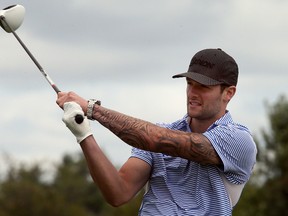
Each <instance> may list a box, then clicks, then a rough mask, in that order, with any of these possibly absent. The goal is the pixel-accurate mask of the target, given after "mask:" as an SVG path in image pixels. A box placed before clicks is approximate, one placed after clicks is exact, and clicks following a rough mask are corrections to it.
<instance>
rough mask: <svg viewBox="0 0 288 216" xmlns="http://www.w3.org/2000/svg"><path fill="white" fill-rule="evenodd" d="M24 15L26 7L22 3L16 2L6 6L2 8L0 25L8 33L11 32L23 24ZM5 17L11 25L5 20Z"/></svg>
mask: <svg viewBox="0 0 288 216" xmlns="http://www.w3.org/2000/svg"><path fill="white" fill-rule="evenodd" d="M24 15H25V8H24V7H23V6H22V5H19V4H16V5H11V6H9V7H6V8H4V9H3V10H0V26H1V27H2V28H3V29H4V30H5V31H6V32H8V33H10V32H11V30H13V31H15V30H16V29H18V28H19V27H20V26H21V24H22V22H23V20H24ZM4 19H5V21H6V22H7V23H8V25H9V26H7V25H6V23H5V22H4V21H3V20H4ZM9 27H10V28H9Z"/></svg>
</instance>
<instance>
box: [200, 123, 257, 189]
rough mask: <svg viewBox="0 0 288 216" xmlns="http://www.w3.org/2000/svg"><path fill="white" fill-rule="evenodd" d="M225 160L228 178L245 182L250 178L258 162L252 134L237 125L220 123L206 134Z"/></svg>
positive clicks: (235, 181)
mask: <svg viewBox="0 0 288 216" xmlns="http://www.w3.org/2000/svg"><path fill="white" fill-rule="evenodd" d="M203 135H204V136H206V137H207V138H208V139H209V140H210V142H211V144H212V145H213V147H214V149H215V150H216V152H217V153H218V155H219V157H220V158H221V160H222V162H223V165H224V166H223V167H222V171H223V173H224V175H225V177H226V178H227V180H228V181H229V182H231V183H234V184H243V183H245V182H247V181H248V180H249V177H250V175H251V173H252V169H253V167H254V164H255V163H256V153H257V150H256V145H255V143H254V141H253V138H252V136H251V134H250V133H249V132H248V131H247V130H246V128H244V127H243V128H242V127H240V126H236V125H218V126H217V127H214V128H213V129H211V130H209V131H206V132H205V133H204V134H203Z"/></svg>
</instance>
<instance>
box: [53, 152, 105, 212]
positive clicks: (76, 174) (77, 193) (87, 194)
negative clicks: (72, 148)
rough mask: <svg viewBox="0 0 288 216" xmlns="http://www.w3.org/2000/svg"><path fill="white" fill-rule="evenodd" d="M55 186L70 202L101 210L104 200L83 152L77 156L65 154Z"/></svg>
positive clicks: (91, 209) (93, 210)
mask: <svg viewBox="0 0 288 216" xmlns="http://www.w3.org/2000/svg"><path fill="white" fill-rule="evenodd" d="M53 188H54V189H55V190H57V192H58V193H61V194H62V195H63V196H64V198H65V200H67V201H68V202H69V203H77V204H78V205H81V206H84V207H85V208H86V209H87V210H88V211H89V212H91V213H94V214H95V215H96V213H99V212H101V209H102V207H103V205H104V200H103V197H102V195H101V194H100V191H99V190H98V188H97V186H96V185H95V184H94V182H93V181H92V179H91V177H90V174H89V170H88V167H87V165H86V162H85V159H84V156H83V154H82V153H80V154H78V155H77V156H76V157H75V156H74V157H73V156H71V155H65V156H64V157H63V160H62V164H60V165H59V167H58V169H57V172H56V176H55V179H54V183H53Z"/></svg>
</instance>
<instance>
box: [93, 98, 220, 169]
mask: <svg viewBox="0 0 288 216" xmlns="http://www.w3.org/2000/svg"><path fill="white" fill-rule="evenodd" d="M93 118H94V119H95V120H97V121H98V122H99V123H100V124H102V125H103V126H104V127H106V128H108V129H109V130H110V131H112V132H113V133H114V134H115V135H117V136H118V137H119V138H120V139H122V140H123V141H124V142H126V143H127V144H129V145H131V146H134V147H136V148H139V149H143V150H147V151H152V152H161V153H164V154H167V155H171V156H175V157H182V158H186V159H188V160H192V161H195V162H198V163H201V164H215V165H220V164H222V161H221V159H220V158H219V156H218V154H217V153H216V151H215V149H214V148H213V146H212V145H211V143H210V141H209V140H208V139H207V138H206V137H205V136H204V135H202V134H198V133H187V132H183V131H176V130H169V129H166V128H162V127H159V126H157V125H155V124H152V123H149V122H146V121H143V120H140V119H137V118H133V117H130V116H127V115H124V114H122V113H119V112H116V111H113V110H110V109H107V108H105V107H102V106H99V105H97V104H95V106H94V110H93Z"/></svg>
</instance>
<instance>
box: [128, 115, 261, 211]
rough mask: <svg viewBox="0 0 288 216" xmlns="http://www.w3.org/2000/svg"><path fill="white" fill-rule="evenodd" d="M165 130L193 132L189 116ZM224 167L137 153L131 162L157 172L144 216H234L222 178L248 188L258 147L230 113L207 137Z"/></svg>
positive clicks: (206, 134)
mask: <svg viewBox="0 0 288 216" xmlns="http://www.w3.org/2000/svg"><path fill="white" fill-rule="evenodd" d="M160 126H162V127H166V128H169V129H173V130H182V131H187V132H191V131H190V128H189V124H188V123H187V116H185V117H184V118H183V119H181V120H178V121H176V122H174V123H172V124H161V125H160ZM204 135H205V136H206V137H207V138H208V139H209V140H210V142H211V143H212V145H213V147H214V148H215V150H216V151H217V153H218V154H219V156H220V158H221V159H222V161H223V164H224V166H223V167H217V166H211V165H201V164H199V163H195V162H193V161H188V160H186V159H183V158H180V157H172V156H168V155H163V154H162V153H153V152H147V151H143V150H140V149H136V148H133V149H132V155H131V157H137V158H139V159H141V160H144V161H146V162H147V163H148V164H150V165H151V167H152V173H151V177H150V180H149V186H148V190H147V192H146V194H145V195H144V197H143V202H142V206H141V208H140V210H139V215H145V216H147V215H154V216H155V215H165V216H168V215H169V216H170V215H196V216H201V215H217V216H219V215H225V216H226V215H231V214H232V207H231V203H230V199H229V194H228V192H227V189H226V188H225V185H224V183H223V180H222V178H221V176H223V175H224V176H225V178H227V180H228V181H229V182H231V183H233V184H243V183H246V182H247V181H248V179H249V177H250V175H251V170H252V168H253V166H254V164H255V159H256V147H255V144H254V142H253V139H252V137H251V135H250V133H249V131H248V129H247V128H245V127H244V126H242V125H239V124H235V123H234V122H233V120H232V118H231V116H230V113H229V112H227V113H226V114H225V115H224V116H223V117H222V118H221V119H219V120H218V121H216V122H215V123H214V124H213V125H211V127H210V128H209V129H208V130H207V131H206V132H205V133H204Z"/></svg>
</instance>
